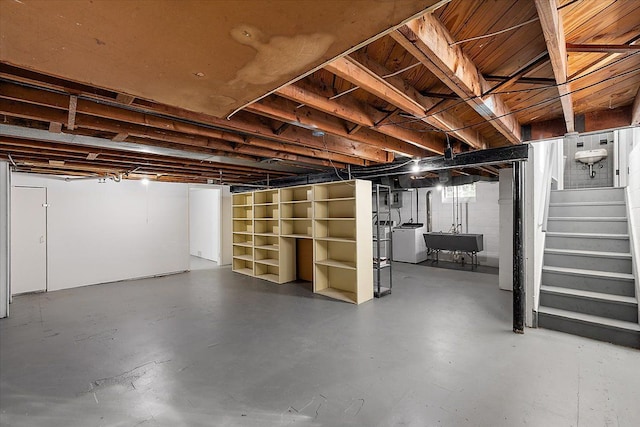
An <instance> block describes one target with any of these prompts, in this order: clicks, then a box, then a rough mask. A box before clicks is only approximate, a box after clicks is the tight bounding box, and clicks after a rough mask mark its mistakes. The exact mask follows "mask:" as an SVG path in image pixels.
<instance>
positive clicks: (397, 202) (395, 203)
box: [382, 191, 402, 209]
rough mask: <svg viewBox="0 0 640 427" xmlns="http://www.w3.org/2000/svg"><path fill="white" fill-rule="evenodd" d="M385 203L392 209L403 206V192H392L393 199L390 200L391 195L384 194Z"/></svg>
mask: <svg viewBox="0 0 640 427" xmlns="http://www.w3.org/2000/svg"><path fill="white" fill-rule="evenodd" d="M382 202H383V204H384V205H385V206H388V207H390V208H391V209H398V208H401V207H402V192H400V191H394V192H392V193H391V200H389V196H388V195H387V194H384V197H383V200H382Z"/></svg>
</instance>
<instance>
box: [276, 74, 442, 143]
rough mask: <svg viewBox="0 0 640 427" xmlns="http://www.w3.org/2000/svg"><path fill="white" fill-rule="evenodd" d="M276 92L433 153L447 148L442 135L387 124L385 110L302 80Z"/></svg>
mask: <svg viewBox="0 0 640 427" xmlns="http://www.w3.org/2000/svg"><path fill="white" fill-rule="evenodd" d="M277 94H278V95H279V96H282V97H284V98H287V99H290V100H292V101H295V102H298V103H301V104H305V105H308V106H309V107H311V108H314V109H316V110H320V111H323V112H325V113H328V114H332V115H335V116H336V117H339V118H341V119H344V120H348V121H350V122H352V123H356V124H358V125H360V126H362V127H367V128H371V129H372V130H375V131H376V132H379V133H382V134H384V135H387V136H390V137H392V138H394V139H397V140H401V141H404V142H407V143H409V144H413V145H416V146H418V147H422V148H424V149H426V150H428V151H430V152H432V153H436V154H442V153H443V151H444V145H443V142H442V140H441V139H438V138H434V137H433V135H429V134H427V133H420V132H416V131H412V130H410V129H405V128H402V127H398V126H389V125H385V123H383V120H384V119H385V114H384V113H382V112H380V111H378V110H375V109H373V108H369V107H368V106H366V105H361V104H359V103H357V102H356V101H354V100H352V99H350V98H348V97H341V98H337V99H330V95H328V94H326V95H320V94H318V93H316V92H314V91H312V90H311V89H310V88H307V87H303V86H301V85H300V84H295V85H289V86H286V87H283V88H281V89H280V90H278V92H277Z"/></svg>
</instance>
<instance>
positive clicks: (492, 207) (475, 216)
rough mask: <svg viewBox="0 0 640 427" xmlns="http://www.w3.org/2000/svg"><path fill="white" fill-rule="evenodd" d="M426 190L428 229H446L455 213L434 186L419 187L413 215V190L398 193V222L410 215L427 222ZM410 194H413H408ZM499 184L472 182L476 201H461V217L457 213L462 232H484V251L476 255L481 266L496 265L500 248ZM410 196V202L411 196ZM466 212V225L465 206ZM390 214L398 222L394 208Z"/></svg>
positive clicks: (403, 220) (445, 230)
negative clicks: (430, 226)
mask: <svg viewBox="0 0 640 427" xmlns="http://www.w3.org/2000/svg"><path fill="white" fill-rule="evenodd" d="M427 191H431V194H432V196H431V197H432V198H431V207H432V228H431V229H432V231H444V232H448V231H449V230H450V229H451V225H452V224H454V223H455V213H454V210H453V208H452V204H451V203H442V193H441V191H439V190H437V189H436V188H419V189H417V193H418V197H417V199H418V202H417V203H418V215H417V218H416V195H415V193H416V191H412V192H409V191H405V192H402V193H401V194H402V198H403V201H402V208H400V216H401V219H402V222H408V221H409V219H411V218H413V221H414V222H422V223H424V224H426V222H427V197H426V195H427ZM411 193H414V194H411ZM498 196H499V186H498V182H486V181H484V182H483V181H480V182H477V183H476V200H475V201H471V202H469V203H468V204H466V203H461V205H463V208H462V216H461V217H460V216H459V223H461V224H462V232H463V233H477V234H483V235H484V251H483V252H480V253H479V254H478V261H479V262H480V264H481V265H488V266H492V267H498V263H499V252H500V250H499V247H500V237H499V234H500V226H499V221H498V217H499V205H498ZM412 197H413V203H411V198H412ZM467 207H468V211H469V215H468V218H469V222H468V227H467V221H466V218H467V215H466V209H467ZM391 217H392V219H393V220H395V221H399V219H400V218H399V215H398V210H397V209H392V214H391Z"/></svg>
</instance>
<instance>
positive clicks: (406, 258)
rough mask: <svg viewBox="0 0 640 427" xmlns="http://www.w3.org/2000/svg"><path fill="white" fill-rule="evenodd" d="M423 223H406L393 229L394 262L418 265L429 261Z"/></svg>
mask: <svg viewBox="0 0 640 427" xmlns="http://www.w3.org/2000/svg"><path fill="white" fill-rule="evenodd" d="M425 232H426V227H425V226H424V225H423V224H421V223H404V224H401V225H399V226H397V227H396V228H394V229H393V260H394V261H400V262H410V263H412V264H417V263H419V262H422V261H426V259H427V246H426V245H425V243H424V237H423V234H424V233H425Z"/></svg>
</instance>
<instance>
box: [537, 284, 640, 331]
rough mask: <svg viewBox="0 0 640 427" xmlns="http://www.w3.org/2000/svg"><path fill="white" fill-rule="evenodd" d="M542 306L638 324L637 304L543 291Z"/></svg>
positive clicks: (541, 292) (541, 294) (541, 296)
mask: <svg viewBox="0 0 640 427" xmlns="http://www.w3.org/2000/svg"><path fill="white" fill-rule="evenodd" d="M540 305H541V306H542V307H551V308H560V309H562V310H567V311H573V312H576V313H585V314H593V315H594V316H600V317H607V318H609V319H617V320H624V321H626V322H633V323H638V306H637V304H623V303H619V302H610V301H599V300H593V299H589V298H582V297H576V296H572V295H558V294H554V293H549V292H546V291H544V290H542V291H540Z"/></svg>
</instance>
